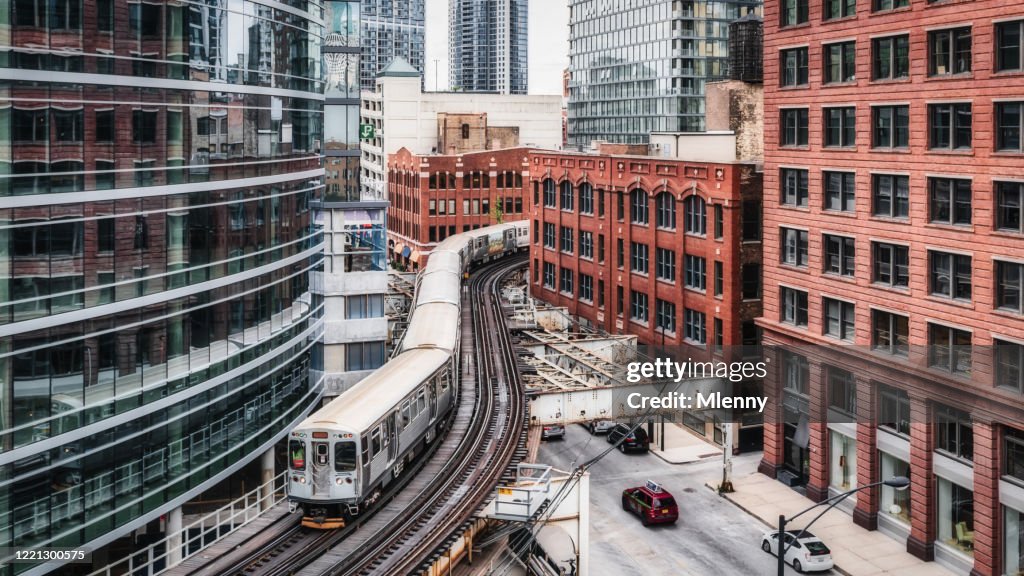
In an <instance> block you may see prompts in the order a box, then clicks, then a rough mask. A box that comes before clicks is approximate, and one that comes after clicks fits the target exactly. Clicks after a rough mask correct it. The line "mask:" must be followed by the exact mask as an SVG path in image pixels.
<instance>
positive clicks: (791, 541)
mask: <svg viewBox="0 0 1024 576" xmlns="http://www.w3.org/2000/svg"><path fill="white" fill-rule="evenodd" d="M797 536H800V538H799V539H797ZM761 550H764V551H765V552H767V553H769V554H772V555H774V556H777V555H778V553H779V533H778V532H777V531H775V532H765V533H764V536H762V537H761ZM785 561H786V563H787V564H790V565H792V566H793V569H794V570H796V571H797V572H824V571H826V570H831V569H832V566H833V562H832V551H831V550H829V549H828V546H825V543H824V542H822V541H821V539H820V538H818V537H817V536H815V535H814V534H811V533H810V532H807V531H806V530H804V531H800V530H788V531H786V556H785Z"/></svg>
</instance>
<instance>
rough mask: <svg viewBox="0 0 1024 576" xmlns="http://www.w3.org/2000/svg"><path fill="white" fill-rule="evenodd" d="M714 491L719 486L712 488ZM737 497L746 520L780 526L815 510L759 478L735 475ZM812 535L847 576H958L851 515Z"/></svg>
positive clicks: (834, 514)
mask: <svg viewBox="0 0 1024 576" xmlns="http://www.w3.org/2000/svg"><path fill="white" fill-rule="evenodd" d="M707 486H708V487H709V488H711V489H713V490H714V489H716V488H717V485H716V484H712V483H710V482H709V483H708V484H707ZM733 488H734V489H735V490H736V491H735V492H733V493H732V494H725V495H724V496H725V497H726V498H727V499H728V500H729V501H730V502H732V503H733V504H735V505H736V506H738V507H739V508H741V509H742V510H743V511H744V512H746V513H747V514H750V515H751V516H754V517H756V518H758V519H759V520H761V522H763V523H765V524H766V525H767V526H766V529H768V528H767V527H773V526H777V524H778V521H779V514H785V515H786V516H789V515H791V514H796V513H798V512H800V511H801V510H803V509H804V508H807V507H808V506H810V505H811V501H810V500H808V499H807V498H805V497H803V496H801V495H800V494H798V493H796V492H794V491H793V490H792V489H790V488H789V487H787V486H785V485H783V484H782V483H781V482H777V481H775V480H772V479H771V478H769V477H767V476H765V475H764V474H759V473H756V472H752V473H746V474H736V475H735V476H734V477H733ZM814 514H815V513H813V512H809V513H808V514H807V515H806V516H809V517H808V518H807V519H806V520H805V519H804V517H800V518H799V519H798V520H797V521H796V522H794V523H793V525H791V526H788V527H787V529H794V528H795V529H799V528H803V527H804V524H803V522H804V521H810V520H811V519H813V518H814ZM811 532H813V533H814V535H815V536H818V537H820V538H821V539H822V540H823V541H824V542H825V544H826V545H827V546H828V547H829V548H831V549H832V559H833V560H834V561H835V563H836V566H835V570H836V571H837V572H840V573H842V574H846V575H847V576H883V575H889V574H891V575H899V576H955V575H954V573H953V572H951V571H949V570H947V569H946V568H944V567H943V566H940V565H938V564H936V563H935V562H923V561H921V560H919V559H917V558H916V557H914V556H912V555H910V554H908V553H907V551H906V549H905V548H904V546H903V545H901V544H900V543H899V542H897V541H896V540H893V539H892V538H889V537H888V536H886V535H885V534H882V533H880V532H878V531H870V530H865V529H863V528H861V527H860V526H857V525H856V524H854V523H853V519H852V518H850V515H849V514H846V513H845V512H841V511H839V510H835V509H833V510H830V511H829V512H828V513H827V514H825V515H824V516H822V517H821V519H820V520H818V521H817V522H815V523H814V526H812V527H811Z"/></svg>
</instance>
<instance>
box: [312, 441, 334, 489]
mask: <svg viewBox="0 0 1024 576" xmlns="http://www.w3.org/2000/svg"><path fill="white" fill-rule="evenodd" d="M324 434H326V433H324ZM330 489H331V445H330V443H329V442H313V494H314V495H316V494H328V493H329V492H330Z"/></svg>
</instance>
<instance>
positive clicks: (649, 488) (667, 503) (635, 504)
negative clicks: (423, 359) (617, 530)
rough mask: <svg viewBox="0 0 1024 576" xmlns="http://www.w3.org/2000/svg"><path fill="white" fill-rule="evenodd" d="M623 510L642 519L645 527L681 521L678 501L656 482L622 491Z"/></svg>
mask: <svg viewBox="0 0 1024 576" xmlns="http://www.w3.org/2000/svg"><path fill="white" fill-rule="evenodd" d="M622 509H623V510H625V511H626V512H631V513H633V514H636V515H637V516H639V517H640V522H641V523H642V524H643V525H644V526H650V525H651V524H675V522H676V520H678V519H679V506H678V505H677V504H676V499H675V498H673V497H672V495H671V494H669V493H668V491H666V490H665V489H664V488H662V487H661V486H659V485H658V484H657V483H655V482H651V481H650V480H648V481H647V483H646V484H644V485H643V486H637V487H635V488H626V489H625V490H623V491H622Z"/></svg>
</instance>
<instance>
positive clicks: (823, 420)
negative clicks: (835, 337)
mask: <svg viewBox="0 0 1024 576" xmlns="http://www.w3.org/2000/svg"><path fill="white" fill-rule="evenodd" d="M825 370H826V367H825V366H824V365H823V364H821V363H820V362H817V361H815V360H809V362H808V380H809V381H808V391H809V392H810V401H809V402H808V403H807V410H808V412H809V413H808V420H809V424H808V433H809V440H808V443H807V450H808V452H809V453H810V454H809V455H808V458H809V460H810V469H809V470H808V471H807V476H808V478H807V497H808V498H810V499H811V500H812V501H814V502H821V501H822V500H825V499H826V498H828V484H829V470H830V467H829V454H828V452H829V441H828V424H827V422H828V411H827V410H828V408H827V406H828V390H827V386H826V378H827V375H826V374H825Z"/></svg>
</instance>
